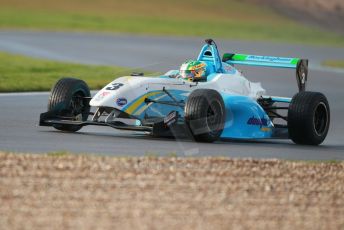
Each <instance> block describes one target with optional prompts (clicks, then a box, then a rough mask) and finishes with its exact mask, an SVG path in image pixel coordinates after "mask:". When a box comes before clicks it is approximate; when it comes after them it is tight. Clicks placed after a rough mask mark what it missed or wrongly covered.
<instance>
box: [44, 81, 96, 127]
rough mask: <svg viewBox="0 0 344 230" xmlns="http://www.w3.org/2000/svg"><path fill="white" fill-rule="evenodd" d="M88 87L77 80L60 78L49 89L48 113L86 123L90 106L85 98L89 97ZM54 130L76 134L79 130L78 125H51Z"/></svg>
mask: <svg viewBox="0 0 344 230" xmlns="http://www.w3.org/2000/svg"><path fill="white" fill-rule="evenodd" d="M90 96H91V93H90V89H89V88H88V85H87V84H86V83H85V82H84V81H82V80H79V79H75V78H62V79H60V80H59V81H58V82H57V83H56V84H55V85H54V87H53V88H52V89H51V93H50V98H49V102H48V111H50V112H52V113H53V114H54V115H55V116H58V117H61V118H62V119H63V118H66V119H72V120H77V121H86V120H87V118H88V115H89V113H90V106H89V104H88V100H85V97H88V98H89V97H90ZM53 127H54V128H56V129H58V130H61V131H67V132H76V131H78V130H79V129H81V126H79V125H67V124H63V125H60V124H59V125H57V124H55V125H53Z"/></svg>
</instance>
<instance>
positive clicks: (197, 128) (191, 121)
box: [185, 89, 225, 142]
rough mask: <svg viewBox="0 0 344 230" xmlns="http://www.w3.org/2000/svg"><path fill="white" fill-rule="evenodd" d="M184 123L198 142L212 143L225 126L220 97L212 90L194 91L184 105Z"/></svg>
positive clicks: (223, 110) (223, 107) (223, 108)
mask: <svg viewBox="0 0 344 230" xmlns="http://www.w3.org/2000/svg"><path fill="white" fill-rule="evenodd" d="M185 122H186V124H187V126H188V127H189V129H190V130H191V133H192V136H193V137H194V138H195V140H196V141H198V142H214V141H216V140H217V139H219V137H220V136H221V134H222V131H223V128H224V125H225V105H224V102H223V99H222V96H221V95H220V94H219V93H218V92H217V91H216V90H212V89H196V90H194V91H193V92H192V93H191V94H190V96H189V97H188V99H187V102H186V105H185Z"/></svg>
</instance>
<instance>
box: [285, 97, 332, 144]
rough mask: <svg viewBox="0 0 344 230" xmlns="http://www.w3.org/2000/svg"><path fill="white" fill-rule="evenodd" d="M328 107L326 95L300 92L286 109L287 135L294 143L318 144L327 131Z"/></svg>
mask: <svg viewBox="0 0 344 230" xmlns="http://www.w3.org/2000/svg"><path fill="white" fill-rule="evenodd" d="M329 126H330V107H329V104H328V101H327V99H326V97H325V96H324V95H323V94H322V93H318V92H300V93H297V94H296V95H295V96H294V97H293V98H292V100H291V103H290V105H289V109H288V132H289V137H290V139H292V141H293V142H295V143H296V144H302V145H319V144H321V143H322V142H323V141H324V140H325V138H326V136H327V133H328V130H329Z"/></svg>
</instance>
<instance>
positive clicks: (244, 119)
mask: <svg viewBox="0 0 344 230" xmlns="http://www.w3.org/2000/svg"><path fill="white" fill-rule="evenodd" d="M236 65H250V66H264V67H275V68H293V69H295V70H296V79H297V83H298V91H299V92H298V93H296V94H295V95H294V96H293V97H292V98H286V97H278V96H270V95H267V94H266V91H265V89H263V88H262V86H261V84H260V83H254V82H250V81H249V80H247V79H246V78H245V77H244V76H243V74H242V72H241V71H239V70H238V69H236V68H235V67H234V66H236ZM307 75H308V60H306V59H300V58H286V57H271V56H257V55H245V54H235V53H225V54H224V55H223V57H222V58H221V57H220V54H219V51H218V48H217V45H216V43H215V42H214V41H213V40H212V39H206V40H205V44H204V45H203V47H202V49H201V51H200V53H199V55H198V58H197V59H196V60H190V61H187V62H185V63H183V64H182V66H181V68H180V69H179V70H170V71H168V72H166V73H165V74H163V75H161V76H156V77H146V76H143V74H142V73H134V74H132V75H131V76H124V77H119V78H116V79H115V80H114V81H112V82H110V83H109V84H108V85H106V86H105V87H104V88H103V89H101V90H100V91H99V92H98V93H97V94H95V95H94V96H93V97H91V93H90V89H89V87H88V85H87V84H86V83H85V82H84V81H82V80H79V79H75V78H62V79H60V80H59V81H58V82H57V83H56V84H55V86H53V88H52V90H51V94H50V98H49V102H48V111H47V112H45V113H42V114H41V115H40V121H39V125H41V126H52V127H54V128H55V129H58V130H61V131H67V132H76V131H78V130H80V129H81V128H82V127H83V126H87V125H98V126H109V127H112V128H115V129H120V130H134V131H142V132H144V133H147V134H149V135H152V136H170V137H171V136H172V137H178V138H179V137H181V138H192V139H194V140H195V141H197V142H214V141H216V140H219V139H227V138H229V139H264V138H265V139H267V138H283V139H286V138H287V139H288V138H289V139H291V140H292V141H293V142H294V143H297V144H304V145H319V144H321V143H322V142H323V141H324V139H325V138H326V136H327V133H328V130H329V125H330V108H329V104H328V101H327V99H326V97H325V96H324V95H323V94H322V93H319V92H307V91H305V89H306V82H307Z"/></svg>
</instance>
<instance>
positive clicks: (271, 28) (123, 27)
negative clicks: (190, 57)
mask: <svg viewBox="0 0 344 230" xmlns="http://www.w3.org/2000/svg"><path fill="white" fill-rule="evenodd" d="M0 5H1V7H0V28H25V29H43V30H72V31H105V32H125V33H133V34H154V35H179V36H200V37H213V38H220V37H221V38H230V39H244V40H269V41H285V42H296V43H310V44H329V45H338V46H344V37H343V36H340V35H336V34H334V33H328V32H324V31H320V30H318V29H314V28H310V27H306V26H302V25H299V23H297V22H295V21H292V20H290V19H288V18H285V17H283V16H280V15H278V14H277V13H276V12H274V11H273V10H271V9H268V8H265V7H261V6H257V5H253V4H248V3H245V2H241V1H236V0H203V1H199V0H197V1H196V0H175V1H167V0H146V1H143V0H137V1H129V0H128V1H119V0H112V1H111V0H98V1H82V0H71V1H67V0H60V1H53V2H49V3H47V2H46V1H43V0H30V1H25V2H24V1H20V0H0Z"/></svg>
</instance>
